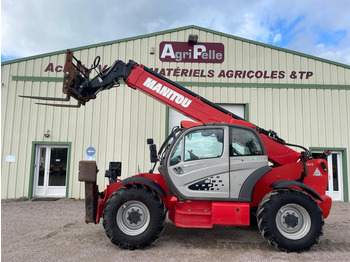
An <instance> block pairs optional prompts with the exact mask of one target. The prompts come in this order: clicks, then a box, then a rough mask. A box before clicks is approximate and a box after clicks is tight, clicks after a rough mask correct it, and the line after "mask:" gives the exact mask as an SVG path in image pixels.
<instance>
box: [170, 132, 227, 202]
mask: <svg viewBox="0 0 350 262" xmlns="http://www.w3.org/2000/svg"><path fill="white" fill-rule="evenodd" d="M228 132H229V128H228V127H227V126H221V127H213V126H205V127H203V126H201V127H196V128H191V129H190V130H188V131H187V132H185V133H184V134H182V135H181V137H180V138H179V139H178V142H177V144H176V145H175V146H174V148H173V149H172V152H170V157H169V160H168V161H169V162H168V174H169V178H170V182H171V184H172V187H173V188H174V191H175V192H177V193H178V194H180V196H181V197H183V198H192V199H212V198H220V199H223V198H229V190H230V181H229V179H230V178H229V174H230V170H229V151H228V147H227V146H225V142H226V145H227V141H228Z"/></svg>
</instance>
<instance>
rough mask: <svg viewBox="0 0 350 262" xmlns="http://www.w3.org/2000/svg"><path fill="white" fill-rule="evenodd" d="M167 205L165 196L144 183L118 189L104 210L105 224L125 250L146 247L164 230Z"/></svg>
mask: <svg viewBox="0 0 350 262" xmlns="http://www.w3.org/2000/svg"><path fill="white" fill-rule="evenodd" d="M165 215H166V208H165V206H164V204H163V201H162V199H161V198H160V197H159V196H158V194H157V193H155V192H154V191H153V190H151V189H150V188H148V187H146V186H143V185H136V184H132V185H127V186H125V187H122V188H120V189H119V190H117V191H115V192H114V193H113V194H112V195H111V196H110V198H109V199H108V201H107V203H106V205H105V208H104V210H103V226H104V228H105V231H106V234H107V236H108V237H109V238H110V239H111V241H112V243H113V244H115V245H117V246H119V247H121V248H124V249H130V250H134V249H143V248H145V247H148V246H149V245H151V244H152V243H154V242H155V241H156V240H157V239H158V238H159V236H160V235H161V233H162V232H163V230H164V225H165Z"/></svg>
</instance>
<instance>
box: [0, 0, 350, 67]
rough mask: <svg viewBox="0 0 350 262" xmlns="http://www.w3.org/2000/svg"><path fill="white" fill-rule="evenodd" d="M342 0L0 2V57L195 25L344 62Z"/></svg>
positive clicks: (349, 41)
mask: <svg viewBox="0 0 350 262" xmlns="http://www.w3.org/2000/svg"><path fill="white" fill-rule="evenodd" d="M349 14H350V1H349V0H244V1H243V0H216V1H214V0H210V1H208V0H128V1H125V0H99V1H97V0H93V1H92V0H1V61H7V60H12V59H16V58H22V57H28V56H32V55H39V54H44V53H49V52H54V51H59V50H64V49H67V48H74V47H79V46H84V45H90V44H97V43H101V42H106V41H112V40H117V39H123V38H126V37H134V36H138V35H143V34H148V33H154V32H158V31H161V30H167V29H173V28H177V27H182V26H187V25H197V26H200V27H205V28H208V29H212V30H216V31H220V32H223V33H226V34H230V35H235V36H238V37H243V38H246V39H249V40H254V41H258V42H262V43H265V44H269V45H274V46H278V47H283V48H287V49H291V50H294V51H298V52H302V53H306V54H309V55H314V56H318V57H321V58H325V59H328V60H332V61H336V62H339V63H343V64H347V65H349V64H350V15H349Z"/></svg>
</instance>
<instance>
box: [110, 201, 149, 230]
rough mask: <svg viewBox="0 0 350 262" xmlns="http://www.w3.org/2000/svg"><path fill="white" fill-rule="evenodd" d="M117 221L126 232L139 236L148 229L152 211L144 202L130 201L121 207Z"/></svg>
mask: <svg viewBox="0 0 350 262" xmlns="http://www.w3.org/2000/svg"><path fill="white" fill-rule="evenodd" d="M116 221H117V225H118V227H119V228H120V230H121V231H122V232H123V233H124V234H126V235H129V236H137V235H139V234H142V233H143V232H144V231H145V230H146V229H147V227H148V225H149V223H150V213H149V210H148V208H147V207H146V205H145V204H143V203H142V202H140V201H136V200H133V201H128V202H126V203H124V204H123V205H122V206H121V207H120V208H119V210H118V212H117V216H116Z"/></svg>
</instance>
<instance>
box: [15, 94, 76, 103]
mask: <svg viewBox="0 0 350 262" xmlns="http://www.w3.org/2000/svg"><path fill="white" fill-rule="evenodd" d="M19 97H23V98H31V99H39V100H50V101H62V102H66V101H69V100H70V96H69V95H67V96H66V98H57V97H44V96H21V95H19Z"/></svg>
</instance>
